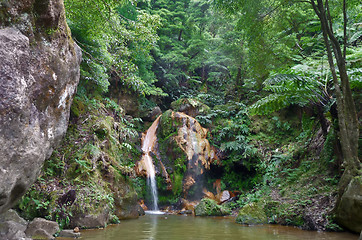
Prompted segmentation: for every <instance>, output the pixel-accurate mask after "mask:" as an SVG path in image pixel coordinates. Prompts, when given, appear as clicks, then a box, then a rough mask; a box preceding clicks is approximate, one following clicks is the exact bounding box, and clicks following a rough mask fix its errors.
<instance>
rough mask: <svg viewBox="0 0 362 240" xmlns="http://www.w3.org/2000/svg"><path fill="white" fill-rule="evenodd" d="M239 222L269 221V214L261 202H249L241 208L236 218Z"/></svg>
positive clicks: (251, 223) (252, 223)
mask: <svg viewBox="0 0 362 240" xmlns="http://www.w3.org/2000/svg"><path fill="white" fill-rule="evenodd" d="M236 222H237V223H241V224H248V225H255V224H264V223H267V222H268V221H267V216H266V214H265V212H264V209H263V207H262V206H261V204H260V203H255V202H252V203H249V204H247V205H245V206H244V207H243V208H242V209H240V211H239V214H238V216H237V218H236Z"/></svg>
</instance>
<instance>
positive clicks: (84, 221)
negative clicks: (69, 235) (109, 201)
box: [70, 211, 109, 228]
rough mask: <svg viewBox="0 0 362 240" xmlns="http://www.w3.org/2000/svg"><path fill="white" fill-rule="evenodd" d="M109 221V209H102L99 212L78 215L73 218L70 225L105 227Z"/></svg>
mask: <svg viewBox="0 0 362 240" xmlns="http://www.w3.org/2000/svg"><path fill="white" fill-rule="evenodd" d="M108 221H109V213H108V211H100V212H99V213H98V214H96V213H93V214H82V215H76V216H74V217H73V218H72V219H71V222H70V227H77V226H79V227H81V228H100V227H105V226H106V225H107V223H108Z"/></svg>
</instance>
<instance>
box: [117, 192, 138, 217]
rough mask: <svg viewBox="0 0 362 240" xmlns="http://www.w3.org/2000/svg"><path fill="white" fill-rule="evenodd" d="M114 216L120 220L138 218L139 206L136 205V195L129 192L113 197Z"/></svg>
mask: <svg viewBox="0 0 362 240" xmlns="http://www.w3.org/2000/svg"><path fill="white" fill-rule="evenodd" d="M115 207H116V210H115V214H116V216H117V217H118V218H119V219H120V220H124V219H132V218H138V217H139V216H140V206H139V205H138V203H137V193H136V192H133V191H129V192H127V193H126V194H124V195H123V194H122V195H119V196H118V197H115Z"/></svg>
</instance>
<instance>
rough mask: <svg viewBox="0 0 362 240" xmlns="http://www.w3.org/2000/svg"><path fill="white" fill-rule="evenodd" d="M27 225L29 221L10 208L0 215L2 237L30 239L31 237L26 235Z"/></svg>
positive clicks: (14, 239)
mask: <svg viewBox="0 0 362 240" xmlns="http://www.w3.org/2000/svg"><path fill="white" fill-rule="evenodd" d="M27 225H28V222H27V221H25V220H24V219H22V218H21V217H19V215H18V214H17V212H15V211H14V210H12V209H9V210H8V211H7V212H5V213H4V214H2V215H1V216H0V239H8V240H17V239H25V240H30V238H27V237H26V235H25V230H26V227H27Z"/></svg>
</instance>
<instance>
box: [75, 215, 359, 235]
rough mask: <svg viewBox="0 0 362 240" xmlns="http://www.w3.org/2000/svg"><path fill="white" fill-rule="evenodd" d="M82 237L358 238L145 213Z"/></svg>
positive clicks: (230, 221) (296, 229) (88, 232)
mask: <svg viewBox="0 0 362 240" xmlns="http://www.w3.org/2000/svg"><path fill="white" fill-rule="evenodd" d="M82 239H87V240H88V239H95V240H118V239H120V240H121V239H122V240H123V239H129V240H138V239H147V240H153V239H155V240H187V239H205V240H224V239H245V240H273V239H278V240H297V239H298V240H299V239H304V240H305V239H313V240H322V239H326V240H327V239H328V240H337V239H338V240H342V239H343V240H350V239H351V240H352V239H353V240H357V239H358V235H354V234H350V233H326V232H313V231H303V230H300V229H298V228H294V227H286V226H278V225H260V226H243V225H240V224H237V223H235V222H234V219H233V218H224V217H215V218H214V217H192V216H175V215H146V216H143V217H140V218H139V219H136V220H128V221H122V222H121V224H118V225H110V226H108V227H107V228H105V229H102V230H85V231H82Z"/></svg>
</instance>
